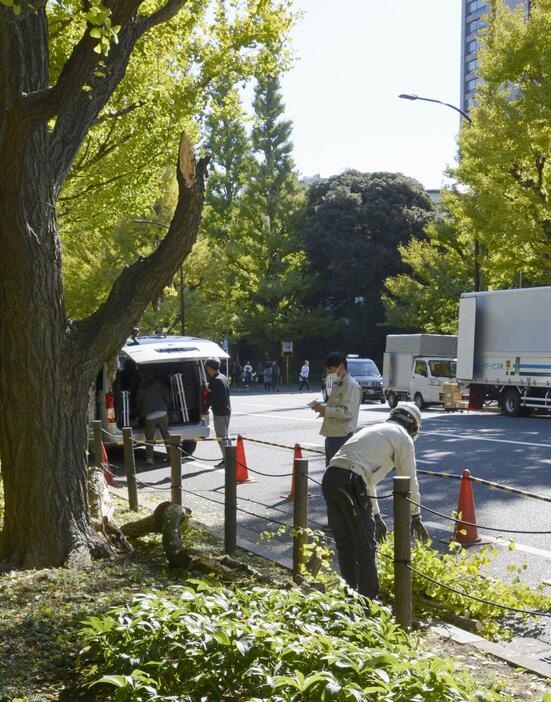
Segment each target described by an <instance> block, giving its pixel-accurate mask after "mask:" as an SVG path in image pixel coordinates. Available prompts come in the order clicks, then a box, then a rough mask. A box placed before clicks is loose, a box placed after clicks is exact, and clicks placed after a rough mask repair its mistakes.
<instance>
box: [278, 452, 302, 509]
mask: <svg viewBox="0 0 551 702" xmlns="http://www.w3.org/2000/svg"><path fill="white" fill-rule="evenodd" d="M297 458H302V449H301V448H300V444H295V451H294V454H293V473H292V476H293V477H292V478H291V492H290V493H289V494H288V495H280V497H282V498H283V499H284V500H292V499H294V497H295V467H294V466H295V460H296V459H297Z"/></svg>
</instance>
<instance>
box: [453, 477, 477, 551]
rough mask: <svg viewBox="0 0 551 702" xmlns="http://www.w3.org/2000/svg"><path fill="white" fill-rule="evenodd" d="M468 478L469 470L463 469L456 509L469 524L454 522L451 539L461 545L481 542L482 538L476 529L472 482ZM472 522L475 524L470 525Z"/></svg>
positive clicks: (460, 517)
mask: <svg viewBox="0 0 551 702" xmlns="http://www.w3.org/2000/svg"><path fill="white" fill-rule="evenodd" d="M470 478H471V472H470V471H469V470H464V471H463V476H462V478H461V485H460V487H459V503H458V505H457V511H458V513H459V515H460V516H459V519H464V520H465V521H466V522H470V523H471V524H465V523H464V522H462V521H459V522H456V523H455V532H454V535H453V541H457V543H459V544H461V545H462V546H474V545H475V544H480V543H482V539H481V538H480V537H479V536H478V529H477V528H476V513H475V509H474V495H473V484H472V482H471V479H470ZM473 524H474V525H475V526H471V525H473Z"/></svg>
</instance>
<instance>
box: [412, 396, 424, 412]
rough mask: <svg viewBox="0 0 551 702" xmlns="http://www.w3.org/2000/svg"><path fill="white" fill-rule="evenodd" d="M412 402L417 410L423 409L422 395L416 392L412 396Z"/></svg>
mask: <svg viewBox="0 0 551 702" xmlns="http://www.w3.org/2000/svg"><path fill="white" fill-rule="evenodd" d="M413 401H414V402H415V404H416V405H417V407H418V409H420V410H422V409H424V407H425V401H424V400H423V395H421V393H420V392H416V393H415V395H414V396H413Z"/></svg>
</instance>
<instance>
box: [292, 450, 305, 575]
mask: <svg viewBox="0 0 551 702" xmlns="http://www.w3.org/2000/svg"><path fill="white" fill-rule="evenodd" d="M293 473H294V479H295V498H294V501H293V530H294V535H293V580H294V581H295V583H300V582H301V580H302V578H301V575H300V566H301V565H302V562H303V560H304V554H303V547H304V546H305V545H306V541H307V536H306V533H305V532H304V529H306V528H307V527H308V461H307V460H306V459H305V458H295V460H294V461H293Z"/></svg>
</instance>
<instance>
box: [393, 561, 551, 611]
mask: <svg viewBox="0 0 551 702" xmlns="http://www.w3.org/2000/svg"><path fill="white" fill-rule="evenodd" d="M406 566H407V568H409V570H411V571H412V573H416V574H417V575H419V576H420V577H422V578H424V579H425V580H429V581H430V582H431V583H434V584H435V585H438V586H439V587H443V588H444V589H445V590H450V591H451V592H455V593H456V594H457V595H461V596H462V597H466V598H468V599H469V600H474V601H475V602H481V603H482V604H487V605H490V606H491V607H498V608H499V609H506V610H508V611H510V612H519V613H520V614H527V615H532V616H534V617H551V612H543V611H540V610H530V609H519V608H518V607H509V606H507V605H502V604H498V603H497V602H491V601H490V600H485V599H483V598H482V597H477V596H476V595H469V594H467V593H466V592H463V591H461V590H457V588H455V587H451V586H450V585H445V584H444V583H441V582H439V581H438V580H435V579H434V578H431V577H430V575H427V574H426V573H422V572H421V571H420V570H417V568H414V567H413V566H412V565H410V564H409V563H406Z"/></svg>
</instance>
